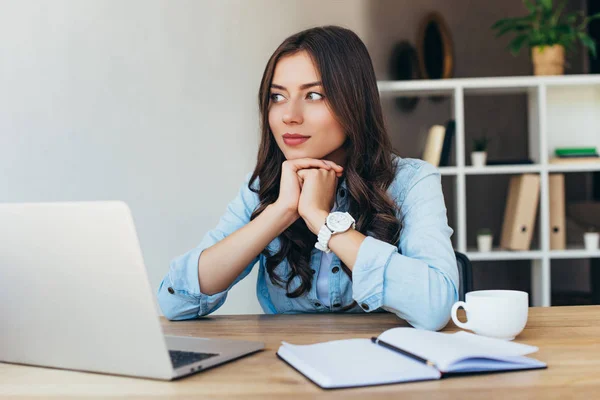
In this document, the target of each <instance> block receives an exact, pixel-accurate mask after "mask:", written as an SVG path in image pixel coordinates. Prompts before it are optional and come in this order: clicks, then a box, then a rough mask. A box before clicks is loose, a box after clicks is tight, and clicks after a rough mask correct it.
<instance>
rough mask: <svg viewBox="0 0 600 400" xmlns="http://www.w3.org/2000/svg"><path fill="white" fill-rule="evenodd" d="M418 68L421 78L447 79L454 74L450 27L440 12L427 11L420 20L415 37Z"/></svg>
mask: <svg viewBox="0 0 600 400" xmlns="http://www.w3.org/2000/svg"><path fill="white" fill-rule="evenodd" d="M417 50H418V53H419V68H420V70H421V77H422V78H423V79H447V78H451V77H452V75H453V74H454V46H453V44H452V37H451V35H450V29H449V28H448V25H447V24H446V21H445V20H444V18H443V17H442V15H441V14H439V13H437V12H432V13H429V14H427V15H426V16H425V18H423V20H422V21H421V25H420V28H419V36H418V39H417Z"/></svg>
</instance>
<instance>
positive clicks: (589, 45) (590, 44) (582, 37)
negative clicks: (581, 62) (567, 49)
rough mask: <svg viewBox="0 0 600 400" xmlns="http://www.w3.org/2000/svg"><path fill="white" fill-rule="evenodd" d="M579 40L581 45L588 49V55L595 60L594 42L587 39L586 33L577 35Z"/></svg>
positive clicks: (589, 38)
mask: <svg viewBox="0 0 600 400" xmlns="http://www.w3.org/2000/svg"><path fill="white" fill-rule="evenodd" d="M578 36H579V40H581V44H583V45H584V46H585V47H587V48H588V49H590V53H591V54H592V57H594V58H596V42H595V41H594V40H593V39H592V38H591V37H589V36H588V35H587V34H586V33H583V32H581V33H579V35H578Z"/></svg>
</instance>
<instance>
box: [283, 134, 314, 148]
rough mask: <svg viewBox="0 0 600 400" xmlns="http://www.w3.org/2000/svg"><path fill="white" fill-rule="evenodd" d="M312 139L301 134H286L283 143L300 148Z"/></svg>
mask: <svg viewBox="0 0 600 400" xmlns="http://www.w3.org/2000/svg"><path fill="white" fill-rule="evenodd" d="M308 139H310V136H304V135H301V134H299V133H285V134H284V135H283V142H284V143H285V144H286V145H288V146H298V145H299V144H302V143H304V142H306V141H307V140H308Z"/></svg>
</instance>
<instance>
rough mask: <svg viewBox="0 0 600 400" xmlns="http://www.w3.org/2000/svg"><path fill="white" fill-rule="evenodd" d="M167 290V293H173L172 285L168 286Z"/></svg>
mask: <svg viewBox="0 0 600 400" xmlns="http://www.w3.org/2000/svg"><path fill="white" fill-rule="evenodd" d="M167 291H168V292H169V293H171V294H173V293H175V291H174V290H173V288H172V287H170V288H168V289H167Z"/></svg>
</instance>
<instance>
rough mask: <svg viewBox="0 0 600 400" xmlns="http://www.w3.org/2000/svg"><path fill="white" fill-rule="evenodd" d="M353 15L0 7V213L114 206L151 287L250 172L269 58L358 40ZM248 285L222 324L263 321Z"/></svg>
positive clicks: (162, 7)
mask: <svg viewBox="0 0 600 400" xmlns="http://www.w3.org/2000/svg"><path fill="white" fill-rule="evenodd" d="M362 7H363V3H362V2H361V1H344V2H343V4H342V2H340V1H335V2H334V1H331V2H320V1H302V2H298V1H295V2H291V1H284V2H282V1H277V0H270V1H268V0H261V1H257V0H253V1H245V0H239V1H231V0H229V1H157V0H153V1H147V0H129V1H116V0H115V1H101V0H96V1H90V0H72V1H67V0H53V1H52V2H50V1H31V0H29V1H23V0H14V1H8V0H0V201H2V202H7V201H58V200H98V199H122V200H125V201H126V202H127V203H128V204H129V205H130V207H131V208H132V212H133V215H134V218H135V221H136V224H137V228H138V234H139V237H140V241H141V245H142V251H143V253H144V258H145V261H146V265H147V268H148V272H149V276H150V281H151V284H152V287H153V288H156V287H158V284H159V283H160V281H161V279H162V277H163V276H164V274H165V273H166V272H167V269H168V264H169V261H170V260H171V259H172V258H173V257H175V256H177V255H179V254H182V253H184V252H185V251H187V250H188V249H190V248H192V247H194V246H196V245H197V244H198V243H199V242H200V240H201V238H202V236H203V235H204V233H205V232H206V231H208V230H209V229H211V228H212V227H213V226H214V225H216V223H217V221H218V218H219V216H220V215H221V214H222V213H223V212H224V210H225V207H226V205H227V203H228V202H229V201H230V200H231V199H233V197H234V196H235V194H236V193H237V191H238V188H239V186H240V185H241V183H242V181H243V178H244V175H245V173H246V172H248V171H250V170H251V169H252V168H253V165H254V162H255V155H256V150H257V146H258V139H259V130H258V106H257V97H258V96H257V94H258V86H259V83H260V78H261V76H262V72H263V69H264V67H265V64H266V62H267V60H268V57H269V56H270V55H271V54H272V52H273V51H274V50H275V48H276V47H277V45H279V43H280V42H281V41H283V39H285V37H287V36H289V35H290V34H293V33H295V32H297V31H299V30H301V29H304V28H307V27H309V26H312V25H321V24H326V23H336V24H341V25H347V26H348V27H349V28H351V29H354V30H355V31H356V32H357V33H359V32H360V31H362V30H364V29H363V26H362V23H363V21H362V14H363V13H362V11H361V10H362ZM91 228H92V229H93V227H91ZM255 282H256V270H255V272H254V273H253V274H252V275H250V276H249V277H248V278H246V279H245V280H244V281H243V282H241V283H240V284H239V285H238V286H237V287H236V288H235V289H234V290H233V291H232V293H231V294H230V297H229V299H228V301H227V302H226V304H225V305H224V306H223V308H222V309H221V310H220V312H222V313H255V312H256V313H258V312H261V309H260V307H259V305H258V302H257V300H256V295H255V289H254V288H255Z"/></svg>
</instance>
